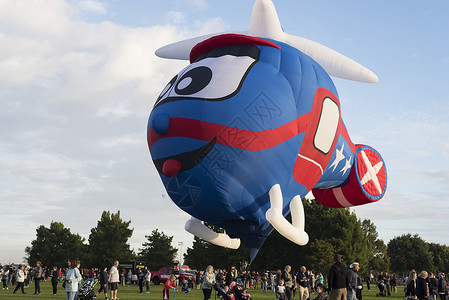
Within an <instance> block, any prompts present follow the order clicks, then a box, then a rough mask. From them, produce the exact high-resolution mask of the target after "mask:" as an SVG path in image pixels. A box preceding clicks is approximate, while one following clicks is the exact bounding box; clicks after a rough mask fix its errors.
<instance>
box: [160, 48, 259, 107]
mask: <svg viewBox="0 0 449 300" xmlns="http://www.w3.org/2000/svg"><path fill="white" fill-rule="evenodd" d="M256 61H257V59H255V58H253V57H251V56H246V55H242V56H235V55H229V54H226V55H222V56H218V57H207V58H204V59H201V60H199V61H196V62H194V63H192V64H191V65H189V66H187V67H186V68H185V69H184V70H182V71H181V72H180V73H179V74H178V75H177V76H175V77H173V79H172V80H171V81H170V82H169V83H168V84H167V86H166V87H165V88H164V90H163V91H162V93H161V94H160V96H159V98H158V100H157V102H156V104H155V106H157V105H160V104H162V103H165V102H170V101H176V100H206V101H219V100H225V99H228V98H230V97H232V96H233V95H235V93H237V92H238V91H239V89H240V87H241V85H242V84H243V81H244V79H245V78H246V75H247V74H248V72H249V70H250V69H251V67H252V66H253V65H254V63H255V62H256Z"/></svg>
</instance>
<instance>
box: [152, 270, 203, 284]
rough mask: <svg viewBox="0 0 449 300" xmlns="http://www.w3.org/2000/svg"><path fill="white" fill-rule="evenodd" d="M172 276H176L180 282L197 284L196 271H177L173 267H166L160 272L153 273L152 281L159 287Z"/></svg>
mask: <svg viewBox="0 0 449 300" xmlns="http://www.w3.org/2000/svg"><path fill="white" fill-rule="evenodd" d="M171 275H175V276H176V277H178V278H179V279H180V280H182V279H185V280H187V281H188V282H195V271H192V270H176V269H175V268H172V267H165V268H161V269H159V271H152V272H151V281H152V282H153V283H154V284H155V285H159V284H160V283H161V282H162V283H164V282H166V281H167V279H169V278H170V276H171Z"/></svg>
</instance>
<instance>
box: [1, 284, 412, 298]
mask: <svg viewBox="0 0 449 300" xmlns="http://www.w3.org/2000/svg"><path fill="white" fill-rule="evenodd" d="M97 287H98V286H97ZM13 288H14V286H11V285H10V286H9V290H0V300H12V299H66V294H65V290H64V289H63V288H62V287H61V283H60V284H59V286H58V295H57V296H53V295H52V287H51V283H50V282H41V295H40V296H36V295H33V293H34V283H32V284H31V285H30V287H29V288H25V292H26V294H24V295H23V294H21V292H20V290H19V291H17V293H16V294H13V293H12V291H13V290H12V289H13ZM97 289H98V288H95V291H96V290H97ZM138 291H139V287H138V286H137V285H132V286H131V287H127V286H125V287H119V291H118V296H119V298H120V299H122V300H130V299H148V300H152V299H158V300H159V299H162V285H159V286H157V285H156V286H155V285H152V286H151V293H150V294H145V293H142V294H140V293H139V292H138ZM377 292H378V291H377V287H375V286H372V287H371V291H367V290H366V287H365V289H364V290H363V300H380V299H382V298H383V297H377V296H376V294H377ZM249 293H250V294H251V296H252V299H255V300H262V299H270V300H274V299H275V296H274V293H272V292H271V291H270V290H268V292H267V293H262V292H261V291H260V290H250V291H249ZM315 297H316V295H312V297H311V299H312V300H313V299H314V298H315ZM175 298H176V299H179V300H188V299H192V300H193V299H195V300H201V299H203V292H202V291H201V290H196V289H195V290H192V291H190V293H188V294H182V293H176V296H175ZM385 298H388V300H398V299H400V300H403V299H404V290H403V288H402V287H398V293H397V294H395V293H392V295H391V297H385ZM98 299H99V300H103V299H104V296H103V295H100V296H99V297H98ZM170 299H173V293H172V291H170ZM211 299H215V297H214V294H212V297H211ZM296 299H297V297H296Z"/></svg>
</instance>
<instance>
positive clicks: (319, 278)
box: [316, 273, 324, 287]
mask: <svg viewBox="0 0 449 300" xmlns="http://www.w3.org/2000/svg"><path fill="white" fill-rule="evenodd" d="M320 285H324V276H323V274H321V273H318V275H317V277H316V286H317V287H319V286H320Z"/></svg>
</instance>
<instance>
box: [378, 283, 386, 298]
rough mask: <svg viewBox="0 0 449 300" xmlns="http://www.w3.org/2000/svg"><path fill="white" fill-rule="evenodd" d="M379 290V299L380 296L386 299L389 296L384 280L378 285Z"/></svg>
mask: <svg viewBox="0 0 449 300" xmlns="http://www.w3.org/2000/svg"><path fill="white" fill-rule="evenodd" d="M377 288H378V289H379V292H378V293H377V294H376V296H377V297H379V296H382V297H386V296H387V291H386V288H385V283H384V282H383V280H381V281H379V282H378V283H377Z"/></svg>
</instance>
